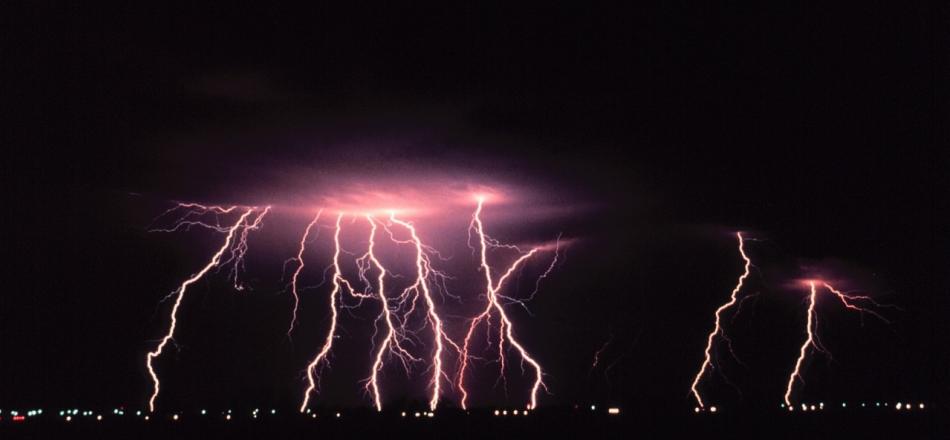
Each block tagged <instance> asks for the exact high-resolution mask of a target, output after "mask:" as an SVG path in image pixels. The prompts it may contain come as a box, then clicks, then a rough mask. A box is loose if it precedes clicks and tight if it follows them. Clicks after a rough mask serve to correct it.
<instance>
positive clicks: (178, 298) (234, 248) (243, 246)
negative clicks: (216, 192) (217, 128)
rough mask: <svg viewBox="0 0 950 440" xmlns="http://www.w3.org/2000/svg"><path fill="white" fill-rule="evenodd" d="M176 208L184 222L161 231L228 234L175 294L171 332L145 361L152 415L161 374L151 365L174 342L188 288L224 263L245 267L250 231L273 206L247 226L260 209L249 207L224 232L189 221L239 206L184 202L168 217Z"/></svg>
mask: <svg viewBox="0 0 950 440" xmlns="http://www.w3.org/2000/svg"><path fill="white" fill-rule="evenodd" d="M177 208H186V209H188V211H187V212H186V214H185V215H184V216H183V217H182V218H181V219H179V221H178V222H176V224H175V226H174V227H173V228H171V229H164V230H162V231H175V230H178V229H180V228H182V227H184V228H185V229H188V228H190V227H192V226H201V227H206V228H209V229H212V230H216V231H220V232H226V234H227V235H226V238H225V240H224V244H223V245H221V247H220V248H219V249H218V251H217V252H215V254H214V255H213V256H212V257H211V260H210V261H209V262H208V264H206V265H205V266H204V267H203V268H202V269H201V270H200V271H198V273H196V274H194V275H192V276H191V277H190V278H188V279H187V280H185V281H184V282H183V283H182V284H181V286H179V287H178V289H177V290H176V291H175V292H174V293H173V295H175V304H174V306H172V310H171V316H170V321H171V324H170V325H169V327H168V333H166V334H165V336H164V337H162V339H161V342H159V344H158V346H157V347H155V350H154V351H150V352H149V353H148V355H147V356H146V358H145V366H146V368H147V369H148V373H149V375H150V376H151V378H152V386H153V389H152V396H151V397H150V398H149V401H148V409H149V411H150V412H154V411H155V399H157V398H158V393H159V391H160V390H161V383H160V381H159V379H158V374H156V373H155V369H154V367H153V366H152V361H153V360H154V359H156V358H158V357H159V356H161V354H162V352H163V350H164V349H165V346H166V345H167V344H168V342H169V341H172V340H173V338H174V335H175V328H176V326H177V325H178V319H177V317H178V309H179V307H181V302H182V299H183V298H184V297H185V292H186V291H187V289H188V287H189V286H191V285H192V284H194V283H195V282H197V281H198V280H200V279H201V278H202V277H204V275H205V274H206V273H208V271H210V270H211V269H213V268H215V267H219V265H222V264H225V265H226V264H228V263H232V262H233V263H234V264H235V266H237V265H239V264H242V263H243V258H244V254H245V252H246V250H247V231H248V230H249V229H257V228H258V227H259V226H260V222H261V220H262V219H263V217H264V216H265V215H267V212H268V211H269V210H270V206H268V207H266V208H264V209H263V210H261V211H260V212H259V214H258V216H257V218H255V220H254V222H252V223H248V222H247V219H248V217H249V216H250V215H251V214H252V213H254V211H256V210H257V208H256V207H250V208H247V209H246V210H245V211H244V213H243V214H241V216H240V217H239V218H238V220H237V221H236V222H235V223H234V224H233V225H232V226H231V227H229V228H226V229H222V228H221V226H220V225H218V224H214V225H212V224H209V223H204V222H202V221H198V220H189V218H190V217H192V216H194V215H201V214H204V213H209V212H210V213H214V214H227V213H230V212H231V211H233V210H234V209H236V207H233V206H232V207H230V208H222V207H218V206H212V207H207V206H202V205H198V204H193V203H185V204H179V205H178V206H176V207H175V208H172V209H171V210H169V211H166V214H167V213H168V212H171V211H173V210H175V209H177ZM163 215H164V214H163ZM238 230H241V234H240V235H239V236H238V238H237V240H235V235H236V234H237V233H238ZM229 249H230V251H231V252H230V256H229V257H228V258H227V259H226V260H225V261H224V262H222V260H221V258H222V256H223V255H224V254H225V252H227V251H228V250H229ZM233 277H234V282H235V286H238V284H237V268H235V269H234V271H233ZM176 293H177V294H176Z"/></svg>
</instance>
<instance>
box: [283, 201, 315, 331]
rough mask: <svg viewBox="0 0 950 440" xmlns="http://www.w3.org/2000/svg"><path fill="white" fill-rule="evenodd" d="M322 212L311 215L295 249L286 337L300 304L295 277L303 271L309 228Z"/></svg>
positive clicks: (295, 321)
mask: <svg viewBox="0 0 950 440" xmlns="http://www.w3.org/2000/svg"><path fill="white" fill-rule="evenodd" d="M322 213H323V210H322V209H321V210H319V211H317V215H316V216H314V217H313V220H312V221H311V222H310V224H308V225H307V229H304V231H303V236H302V237H300V248H299V250H298V251H297V257H296V258H295V259H296V260H297V263H298V264H297V269H296V270H294V274H293V276H291V278H290V291H291V293H292V294H293V295H294V310H293V316H292V317H291V319H290V328H289V329H287V337H288V338H289V337H290V334H291V333H292V332H293V331H294V326H295V325H296V324H297V307H298V306H299V305H300V296H299V295H298V293H297V278H298V277H299V276H300V272H301V271H303V266H304V262H303V252H304V250H305V249H306V247H307V237H308V236H309V235H310V230H311V229H313V225H315V224H317V221H319V220H320V214H322Z"/></svg>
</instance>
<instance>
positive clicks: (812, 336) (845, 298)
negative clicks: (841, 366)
mask: <svg viewBox="0 0 950 440" xmlns="http://www.w3.org/2000/svg"><path fill="white" fill-rule="evenodd" d="M821 284H822V286H824V287H825V288H826V289H828V291H829V292H831V293H832V294H834V295H835V297H836V298H838V300H840V301H841V303H842V304H843V305H844V306H845V308H847V309H849V310H854V311H857V312H860V313H861V314H862V316H863V315H864V314H865V313H868V314H870V315H872V316H874V317H876V318H878V319H880V320H882V321H884V322H885V323H887V322H889V321H888V320H886V319H884V317H883V316H881V315H880V314H878V313H877V312H875V311H873V310H870V309H866V308H864V307H861V306H859V305H857V304H855V301H867V302H870V303H871V304H873V305H875V306H879V307H884V306H882V305H881V304H878V303H877V302H875V301H874V300H873V299H871V297H868V296H863V295H848V294H845V293H842V292H841V291H839V290H837V289H835V288H834V287H832V286H831V285H830V284H828V283H825V282H822V283H821ZM808 286H809V288H810V292H811V293H810V294H809V296H808V316H807V319H808V321H807V322H806V325H805V334H806V338H805V342H804V343H803V344H802V346H801V348H799V350H798V359H796V360H795V368H794V369H793V370H792V373H791V374H790V375H789V376H788V384H787V385H786V387H785V405H786V406H788V408H789V409H791V408H792V388H793V387H794V386H795V382H796V379H797V380H798V381H802V382H804V380H803V379H802V370H801V369H802V363H803V362H804V361H805V357H806V356H807V355H808V349H809V348H814V349H815V350H818V351H820V352H822V353H825V354H828V351H827V350H826V349H825V348H824V347H823V346H822V345H821V342H820V340H819V339H818V336H817V327H818V316H817V314H816V312H815V302H816V299H817V296H818V293H817V292H818V290H817V286H816V282H815V281H813V280H809V281H808Z"/></svg>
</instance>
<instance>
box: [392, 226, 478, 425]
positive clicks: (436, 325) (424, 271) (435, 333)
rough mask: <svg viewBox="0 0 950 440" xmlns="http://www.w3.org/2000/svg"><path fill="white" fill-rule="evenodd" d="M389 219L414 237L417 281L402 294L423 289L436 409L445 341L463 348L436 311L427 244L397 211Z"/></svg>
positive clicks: (432, 404) (432, 406)
mask: <svg viewBox="0 0 950 440" xmlns="http://www.w3.org/2000/svg"><path fill="white" fill-rule="evenodd" d="M389 220H390V221H391V222H393V223H395V224H397V225H400V226H402V227H404V228H406V230H408V231H409V235H410V236H411V237H412V240H411V242H412V244H413V245H414V246H415V248H416V281H415V283H413V284H412V285H411V286H409V287H407V288H406V289H405V290H403V292H402V294H401V295H400V296H401V297H403V298H406V297H408V295H409V293H410V292H415V293H418V292H419V291H420V290H421V291H422V297H423V299H425V302H426V308H427V314H426V317H427V320H428V322H427V325H428V326H429V327H431V328H432V339H433V341H435V351H434V353H433V354H432V379H430V381H429V387H430V388H431V390H432V396H431V397H430V398H429V410H430V411H435V409H436V407H437V406H438V405H439V397H440V396H441V392H442V378H443V376H444V375H445V373H444V372H443V368H442V351H443V350H444V345H443V342H445V343H447V344H449V345H451V346H452V347H453V348H455V350H456V351H460V350H461V349H460V348H459V346H458V345H457V344H456V343H455V342H453V341H452V339H451V338H449V337H448V335H447V334H446V333H445V331H444V329H443V325H442V318H441V317H439V314H438V313H437V312H436V305H435V301H434V300H433V299H432V292H431V291H430V289H429V286H428V283H427V282H426V280H428V279H429V276H430V274H431V273H433V272H434V270H433V269H432V266H431V263H430V260H429V257H428V256H427V255H426V252H425V246H424V245H423V244H422V240H420V239H419V235H418V234H417V232H416V228H415V226H413V225H412V223H409V222H406V221H402V220H399V219H397V218H396V216H395V213H392V212H391V213H390V214H389ZM439 275H441V274H439ZM443 276H444V275H443ZM377 407H378V404H377Z"/></svg>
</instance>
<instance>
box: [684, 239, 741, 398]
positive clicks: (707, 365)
mask: <svg viewBox="0 0 950 440" xmlns="http://www.w3.org/2000/svg"><path fill="white" fill-rule="evenodd" d="M736 238H738V239H739V255H741V256H742V260H743V261H745V265H744V269H743V272H742V275H741V276H739V281H738V283H736V287H735V288H733V289H732V294H731V295H730V296H729V301H727V302H726V303H725V304H723V305H721V306H719V308H718V309H716V314H715V316H716V323H715V326H714V327H713V330H712V332H710V333H709V336H708V337H707V338H706V351H705V352H704V353H705V358H704V360H703V364H702V366H700V367H699V372H698V373H696V377H695V378H693V384H692V385H691V386H690V390H691V391H692V393H693V396H694V397H695V398H696V402H697V403H698V404H699V407H700V408H704V407H705V404H704V403H703V399H702V397H700V395H699V390H697V389H696V387H697V386H698V385H699V381H700V379H702V378H703V375H704V374H705V373H706V370H707V369H711V368H714V366H713V364H712V346H713V342H714V341H715V339H716V336H717V335H718V336H720V337H722V338H723V339H726V340H727V341H728V339H727V338H726V334H725V332H724V331H723V330H722V325H721V322H720V321H721V319H722V313H723V312H725V311H726V310H727V309H729V308H731V307H732V306H734V305H735V304H736V301H737V295H738V294H739V291H740V290H742V285H743V283H744V282H745V280H746V278H748V276H749V268H750V267H751V266H752V261H751V260H750V259H749V257H748V256H747V255H746V253H745V242H744V241H743V239H742V233H741V232H736Z"/></svg>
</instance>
